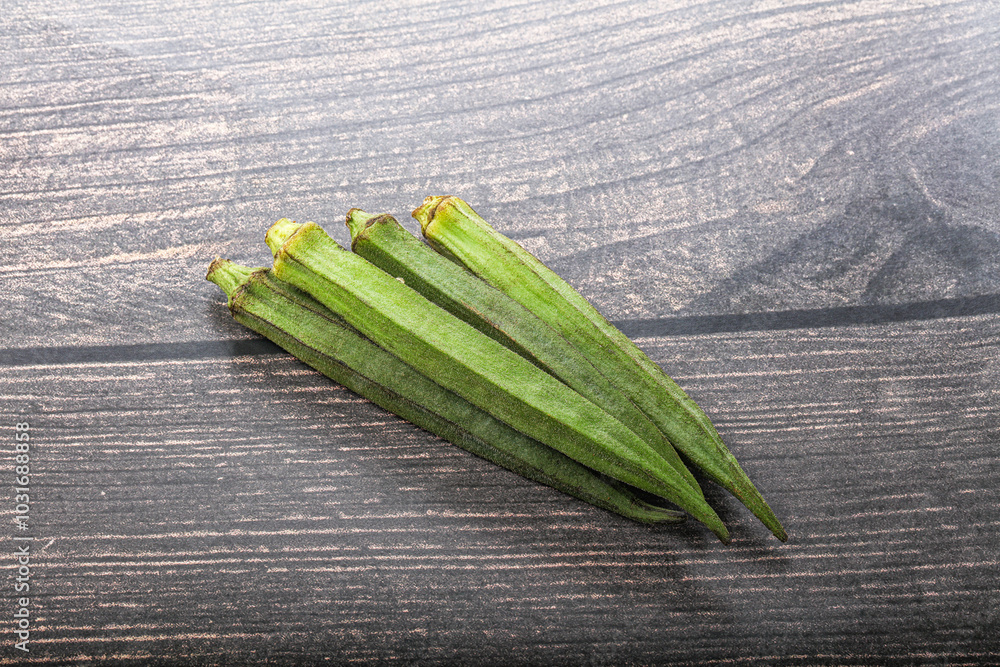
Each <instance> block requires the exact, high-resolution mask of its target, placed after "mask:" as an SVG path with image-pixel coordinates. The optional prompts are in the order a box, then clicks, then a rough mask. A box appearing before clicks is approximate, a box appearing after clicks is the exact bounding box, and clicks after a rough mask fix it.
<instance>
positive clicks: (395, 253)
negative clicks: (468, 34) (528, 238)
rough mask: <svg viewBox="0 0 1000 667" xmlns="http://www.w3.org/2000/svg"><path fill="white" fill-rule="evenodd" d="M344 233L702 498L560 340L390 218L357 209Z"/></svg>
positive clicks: (668, 453)
mask: <svg viewBox="0 0 1000 667" xmlns="http://www.w3.org/2000/svg"><path fill="white" fill-rule="evenodd" d="M347 226H348V228H349V229H350V231H351V248H352V249H353V250H354V252H355V253H357V254H359V255H361V256H362V257H364V258H365V259H367V260H368V261H370V262H371V263H372V264H374V265H375V266H377V267H379V268H380V269H382V270H383V271H385V272H386V273H388V274H390V275H392V276H393V277H395V278H397V279H401V280H403V282H404V283H405V284H407V285H409V286H410V287H412V288H413V289H415V290H416V291H417V292H419V293H420V294H422V295H423V296H424V297H426V298H427V299H429V300H430V301H432V302H433V303H436V304H437V305H438V306H441V307H442V308H444V309H445V310H447V311H448V312H449V313H451V314H452V315H455V316H456V317H458V318H459V319H461V320H463V321H464V322H466V323H468V324H469V325H471V326H473V327H475V328H476V329H477V330H479V331H480V332H482V333H484V334H486V335H487V336H490V337H491V338H493V339H494V340H496V341H497V342H499V343H500V344H502V345H504V346H505V347H507V348H508V349H510V350H513V351H514V352H517V353H518V354H520V355H521V356H522V357H525V358H526V359H528V360H529V361H531V362H533V363H534V364H535V365H537V366H539V367H540V368H542V369H543V370H546V371H548V372H550V373H551V374H552V375H553V376H555V377H556V378H558V379H559V380H561V381H562V382H563V383H565V384H566V385H567V386H569V387H571V388H572V389H575V390H576V391H577V392H579V393H580V394H582V395H583V396H584V397H586V398H588V399H589V400H591V401H593V402H594V403H596V404H597V405H599V406H600V407H602V408H604V409H605V410H606V411H607V412H608V413H610V414H611V415H613V416H614V417H616V418H617V419H618V420H620V421H621V422H622V423H623V424H625V425H626V426H628V427H629V428H630V429H631V430H632V431H633V432H634V433H635V434H636V435H638V436H639V437H641V438H642V439H643V440H644V441H645V442H646V443H647V444H648V445H649V446H650V447H652V448H653V449H654V450H655V451H657V452H659V453H660V455H661V456H663V458H664V459H665V460H666V461H667V462H668V463H669V464H670V465H671V466H673V467H674V469H675V470H677V471H678V472H679V473H680V474H681V476H683V477H684V478H685V479H686V480H687V481H688V484H690V485H691V487H692V488H694V489H695V490H696V491H698V493H699V494H700V493H701V488H700V487H699V486H698V482H697V481H695V479H694V476H693V475H692V474H691V472H690V471H689V470H688V469H687V466H685V465H684V463H683V462H682V461H681V459H680V457H679V456H678V454H677V451H676V450H675V449H674V448H673V446H672V445H671V444H670V442H669V441H667V440H666V438H665V437H664V436H663V434H662V433H661V432H660V430H659V429H658V428H657V427H656V425H655V424H653V423H652V422H651V421H650V420H649V418H648V417H647V416H646V415H645V414H643V412H642V411H641V410H639V408H637V407H636V406H635V404H634V403H633V402H632V401H630V400H629V399H628V398H627V397H626V396H625V395H624V394H622V392H621V390H619V389H618V388H617V387H615V386H614V385H612V384H611V382H609V381H608V379H607V378H605V377H604V376H603V375H601V373H600V372H599V371H598V370H597V369H596V368H594V365H593V364H592V363H591V362H590V361H589V360H587V358H586V357H584V356H583V355H582V354H581V353H580V352H579V351H578V350H577V349H576V348H575V347H574V346H573V345H571V344H570V343H569V341H567V340H566V339H565V338H564V337H563V336H562V334H560V333H559V332H557V331H556V330H555V329H553V328H552V327H551V326H549V325H548V324H546V323H545V322H543V321H542V320H540V319H539V318H538V317H537V316H535V315H534V314H533V313H532V312H531V311H529V310H528V309H527V308H525V307H524V306H522V305H521V304H520V303H518V302H517V301H515V300H513V299H512V298H510V297H509V296H507V295H506V294H504V293H503V292H501V291H500V290H498V289H496V288H495V287H493V286H492V285H490V284H488V283H486V282H484V281H483V280H481V279H479V278H478V277H476V276H475V275H473V274H472V273H470V272H469V271H468V270H466V269H464V268H462V267H460V266H458V265H457V264H456V263H454V262H452V261H449V260H447V259H445V258H444V257H442V256H441V255H440V254H438V253H436V252H434V251H433V250H431V249H430V248H429V247H428V246H427V245H426V244H424V243H422V242H420V240H419V239H417V238H416V237H415V236H413V234H411V233H410V232H408V231H406V230H405V229H403V226H402V225H400V224H399V222H398V221H397V220H396V219H395V218H393V217H392V216H391V215H369V214H368V213H365V212H364V211H362V210H361V209H357V208H355V209H351V211H350V212H348V214H347Z"/></svg>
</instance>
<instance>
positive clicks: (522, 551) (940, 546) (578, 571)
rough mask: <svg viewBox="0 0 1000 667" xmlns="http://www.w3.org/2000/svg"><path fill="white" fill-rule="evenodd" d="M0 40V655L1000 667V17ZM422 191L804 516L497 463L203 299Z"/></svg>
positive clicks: (153, 27)
mask: <svg viewBox="0 0 1000 667" xmlns="http://www.w3.org/2000/svg"><path fill="white" fill-rule="evenodd" d="M50 5H52V6H50ZM0 36H2V39H3V44H4V47H3V49H2V50H0V90H2V91H3V98H2V101H0V104H2V107H3V109H2V112H0V134H2V140H0V165H2V169H0V223H2V233H3V235H4V243H3V246H2V250H0V253H2V258H0V287H2V291H3V294H4V300H5V301H4V308H3V309H2V312H0V319H2V324H0V327H2V329H0V330H2V335H3V339H2V345H0V347H2V349H0V368H2V369H3V372H2V373H0V407H2V410H0V412H2V414H3V422H2V432H3V433H4V442H5V444H4V445H3V449H4V456H3V475H2V477H3V479H4V480H5V484H6V488H7V491H6V495H5V496H4V498H5V500H4V501H3V502H4V513H5V515H6V516H7V521H5V525H6V528H5V529H4V530H3V535H2V537H3V544H4V545H5V547H4V552H5V553H4V556H3V563H4V565H3V571H4V573H5V574H4V583H3V596H2V597H3V604H2V605H0V609H2V610H3V611H2V614H3V618H2V619H0V620H2V622H3V627H4V630H3V634H2V637H3V647H2V651H0V662H2V664H35V663H60V664H65V663H74V664H89V663H92V662H100V663H113V664H157V663H166V662H172V663H176V664H254V663H259V664H302V663H316V664H347V663H363V664H372V663H394V664H400V663H401V664H411V663H416V664H447V665H458V664H462V665H479V664H484V665H490V664H497V665H500V664H503V665H511V664H565V665H578V664H594V665H628V664H636V665H645V664H678V665H695V664H697V665H702V664H720V665H734V664H774V665H785V664H810V665H812V664H847V665H856V664H865V665H867V664H872V665H874V664H886V663H891V664H948V665H965V664H990V663H992V664H997V663H1000V639H998V636H1000V632H998V630H1000V619H998V612H997V608H998V591H997V588H998V586H997V581H998V574H1000V573H998V569H1000V568H998V555H997V554H998V551H1000V536H998V523H1000V517H998V503H1000V494H998V487H1000V454H998V449H1000V437H998V427H1000V408H998V398H1000V396H998V388H1000V215H998V213H1000V204H998V202H1000V9H998V6H997V5H996V4H995V3H992V2H983V1H968V0H965V1H963V0H927V1H920V2H918V1H916V0H914V1H912V2H904V1H897V2H874V1H872V2H792V3H778V2H774V1H773V0H764V1H763V2H686V3H678V2H671V3H662V2H652V1H651V2H618V1H614V0H597V1H594V2H590V1H588V2H580V3H572V4H570V5H562V4H558V3H542V2H517V1H515V0H499V1H497V2H459V1H454V0H446V1H443V2H432V1H427V2H415V3H401V2H388V3H387V2H372V3H358V2H344V1H343V0H341V1H340V2H328V3H323V2H309V1H308V0H301V1H293V2H288V3H264V2H256V1H253V0H252V1H250V2H227V1H226V0H223V1H222V2H221V3H219V2H207V1H203V2H196V3H184V2H168V1H166V0H150V1H147V2H141V1H138V0H125V1H124V2H115V3H97V4H94V3H86V2H81V1H79V0H65V2H61V3H50V4H45V3H30V2H27V1H26V0H7V1H6V2H4V3H3V5H2V12H0ZM429 194H457V195H460V196H462V197H464V198H465V199H466V200H468V201H469V202H470V203H472V205H473V206H474V207H476V208H477V210H479V212H480V213H482V214H483V215H484V216H485V217H486V218H487V219H488V220H490V221H491V222H492V223H493V224H494V225H495V226H496V227H497V228H498V229H500V230H501V231H503V232H505V233H507V234H509V235H510V236H511V237H513V238H515V239H516V240H518V241H519V242H520V243H522V244H523V245H524V246H526V247H527V248H528V249H530V250H531V251H533V252H535V253H536V254H537V255H538V256H539V257H540V258H542V259H543V260H544V261H546V262H547V263H549V265H550V266H551V267H552V268H554V269H555V270H556V271H558V272H559V273H560V274H562V275H563V276H564V277H565V278H566V279H567V280H569V281H570V282H571V283H572V284H573V285H574V286H576V287H577V288H578V289H579V290H580V291H581V292H582V293H583V294H584V295H585V296H587V297H588V298H589V299H591V300H592V301H593V302H594V303H595V304H596V305H597V306H598V307H599V308H600V309H601V310H602V311H603V312H604V313H605V314H606V315H607V316H608V317H609V318H610V319H611V320H613V321H614V322H616V323H618V324H619V325H620V327H621V328H622V329H623V330H624V331H625V332H626V333H628V334H629V335H631V336H633V337H634V338H635V340H636V341H637V342H638V344H639V345H640V346H641V347H642V348H643V349H644V350H646V351H647V352H648V354H649V355H650V356H651V357H652V358H653V359H654V360H655V361H657V362H658V363H660V364H662V365H663V367H664V368H666V369H667V370H668V372H670V373H671V374H672V375H673V376H674V377H675V378H676V379H677V380H678V381H679V382H680V383H681V384H682V386H684V387H685V388H686V389H687V390H688V391H689V393H690V394H691V395H692V396H693V397H694V398H695V399H696V400H697V401H698V402H699V403H700V404H701V405H702V406H703V407H704V408H705V410H706V411H707V412H708V413H709V414H710V415H711V417H712V418H713V420H714V421H715V423H716V424H717V426H718V429H719V431H720V433H721V434H722V436H723V437H724V439H725V440H726V441H727V443H729V446H730V447H731V449H732V450H733V451H734V452H735V454H736V455H737V456H738V457H739V459H740V460H741V462H742V463H743V465H744V467H745V469H746V470H747V471H748V473H749V474H750V476H751V477H752V478H753V479H754V480H755V481H756V482H757V484H758V486H759V487H760V489H761V490H762V492H763V493H764V495H765V497H766V498H768V499H769V501H770V503H771V505H772V506H773V507H774V508H775V510H776V511H777V513H778V514H779V515H780V517H781V518H782V519H783V521H784V522H785V526H786V527H787V529H788V532H789V534H790V539H789V541H788V543H787V544H781V543H779V542H778V541H777V540H775V539H774V538H772V537H771V536H770V535H769V534H768V533H767V531H766V529H764V528H763V527H762V526H761V525H760V524H759V523H756V522H755V520H754V519H753V517H752V516H751V515H750V514H749V512H747V511H746V510H744V509H743V508H742V507H741V506H740V505H739V504H738V503H737V502H736V501H735V500H734V499H733V498H731V497H729V496H728V495H726V494H724V493H723V492H721V491H720V490H719V489H718V488H717V487H714V486H712V485H711V484H709V483H707V482H706V484H705V486H706V494H707V496H708V498H709V500H710V502H712V503H713V505H714V506H716V507H717V508H718V509H719V512H720V514H721V516H722V517H723V519H724V520H725V521H726V522H727V524H728V525H729V526H730V527H731V531H732V533H733V537H734V539H733V542H732V544H731V545H730V546H723V545H722V544H720V543H719V542H717V541H716V540H714V538H713V537H712V536H711V534H710V533H708V532H707V531H706V530H704V529H703V528H701V527H699V526H698V525H696V524H695V523H694V522H688V523H687V524H685V525H684V526H682V527H680V528H676V527H663V528H647V527H644V526H640V525H636V524H632V523H630V522H628V521H626V520H624V519H620V518H618V517H617V516H615V515H611V514H608V513H606V512H604V511H601V510H597V509H594V508H591V507H589V506H587V505H584V504H582V503H580V502H578V501H576V500H574V499H572V498H569V497H566V496H563V495H561V494H559V493H557V492H555V491H552V490H550V489H548V488H547V487H543V486H539V485H536V484H534V483H531V482H527V481H525V480H523V479H521V478H519V477H517V476H515V475H513V474H510V473H508V472H506V471H503V470H501V469H498V468H496V467H494V466H493V465H492V464H489V463H487V462H485V461H483V460H480V459H477V458H475V457H473V456H471V455H469V454H467V453H465V452H464V451H462V450H459V449H457V448H456V447H454V446H452V445H449V444H447V443H445V442H443V441H441V440H438V439H437V438H435V437H433V436H431V435H429V434H427V433H426V432H423V431H420V430H418V429H416V428H414V427H412V426H410V425H409V424H407V423H405V422H402V421H400V420H399V419H397V418H395V417H393V416H392V415H389V414H387V413H385V412H383V411H382V410H380V409H379V408H377V407H375V406H374V405H373V404H371V403H368V402H366V401H364V400H362V399H359V398H358V397H356V396H355V395H353V394H351V393H350V392H348V391H347V390H345V389H343V388H341V387H339V386H337V385H334V384H333V383H331V382H329V381H328V380H326V379H325V378H324V377H322V376H320V375H318V374H317V373H315V372H313V371H311V370H309V369H308V368H307V367H305V366H304V365H302V364H301V363H299V362H297V361H295V360H294V359H292V358H290V357H289V356H288V355H287V354H285V353H283V352H281V351H280V350H279V349H278V348H276V347H275V346H273V345H271V344H270V343H268V342H266V341H263V340H262V339H260V338H258V337H257V336H255V335H253V334H251V333H250V332H248V331H247V330H245V329H243V328H242V327H241V326H240V325H238V324H237V323H236V322H234V321H233V320H232V318H231V317H230V315H229V313H228V311H227V310H226V308H225V304H224V300H223V298H222V294H221V293H220V292H219V290H218V289H217V288H216V287H215V286H214V285H212V284H210V283H208V282H206V281H205V280H204V274H205V270H206V268H207V266H208V263H209V262H210V261H211V260H212V259H213V258H214V257H216V256H225V257H229V258H232V259H234V260H237V261H240V262H243V263H248V264H253V265H260V264H264V263H267V262H268V261H269V255H268V253H267V250H266V248H265V247H264V245H263V234H264V231H265V229H266V228H267V227H268V226H269V224H270V223H271V222H273V221H274V220H276V219H277V218H279V217H290V218H293V219H298V220H315V221H317V222H320V223H322V224H325V225H327V227H328V229H329V230H330V232H331V233H332V234H333V235H334V236H335V238H337V239H338V240H339V241H341V242H344V243H346V242H347V240H348V235H347V230H346V228H345V227H344V226H343V222H342V221H343V216H344V214H345V213H346V211H347V210H348V209H349V208H351V207H354V206H360V207H362V208H365V209H366V210H369V211H371V212H391V213H393V214H395V215H397V217H399V219H400V220H401V221H403V222H404V224H405V225H407V226H408V227H409V228H410V229H412V230H415V229H416V224H415V223H414V221H413V220H411V219H409V216H408V213H409V211H410V210H411V209H413V208H414V207H415V206H416V205H418V204H419V203H420V202H421V201H422V199H423V198H424V196H426V195H429ZM19 425H21V427H22V428H20V429H19V428H18V426H19ZM24 425H27V426H26V429H27V430H26V431H25V428H24ZM24 432H27V433H28V437H29V438H30V439H29V446H28V447H27V448H25V447H22V448H21V451H20V452H19V451H18V449H17V445H18V444H23V441H22V442H20V443H19V442H18V441H17V440H16V436H17V434H19V433H24ZM25 450H27V451H25ZM25 453H26V454H27V455H28V459H29V467H30V471H29V476H30V480H22V481H21V482H20V483H19V482H17V481H15V478H16V477H17V476H18V475H17V468H16V467H17V465H18V462H17V460H16V459H15V456H17V455H18V454H25ZM23 460H24V459H22V461H23ZM24 481H28V484H27V485H24V486H27V487H28V489H29V494H28V495H30V501H29V503H27V504H25V505H24V506H23V507H22V506H20V505H19V500H18V499H17V498H16V497H15V493H17V492H16V491H15V489H14V487H15V486H21V485H22V484H23V482H24ZM22 488H23V487H22ZM22 495H23V492H22ZM18 521H21V522H23V524H24V529H23V530H21V529H18V524H17V522H18ZM28 538H30V539H28ZM19 554H23V555H19ZM19 558H21V559H22V562H21V563H20V564H19V562H18V559H19ZM24 561H27V563H28V564H24ZM22 566H23V567H24V568H26V569H19V568H22ZM19 573H20V574H19ZM19 581H20V583H25V584H28V585H29V586H30V591H28V592H24V591H23V590H22V591H19V590H18V589H17V588H16V586H17V584H18V582H19ZM22 597H24V598H28V599H27V600H24V601H22V599H21V598H22ZM22 609H23V610H27V611H24V612H22V611H21V610H22ZM24 614H27V617H26V618H25V616H24ZM19 623H20V624H21V625H22V626H23V625H27V629H28V632H29V634H28V635H27V643H26V644H24V645H22V648H28V649H29V652H27V653H26V652H24V651H22V650H20V649H18V648H17V647H16V644H17V643H19V641H23V639H22V638H19V637H18V635H17V630H18V627H19Z"/></svg>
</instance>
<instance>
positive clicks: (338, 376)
mask: <svg viewBox="0 0 1000 667" xmlns="http://www.w3.org/2000/svg"><path fill="white" fill-rule="evenodd" d="M207 278H208V280H210V281H212V282H214V283H215V284H217V285H218V286H219V287H220V288H222V290H223V292H225V293H226V296H227V297H228V304H229V310H230V312H231V313H232V314H233V317H234V318H235V319H236V320H237V321H238V322H240V323H241V324H243V325H244V326H246V327H248V328H250V329H252V330H253V331H256V332H257V333H259V334H261V335H262V336H264V337H266V338H268V339H270V340H271V341H273V342H275V343H277V344H278V345H279V346H281V347H282V348H284V349H285V350H286V351H288V352H290V353H291V354H292V355H294V356H295V357H297V358H298V359H299V360H300V361H303V362H305V363H307V364H308V365H310V366H312V367H313V368H315V369H316V370H318V371H320V372H321V373H323V374H324V375H326V376H327V377H329V378H330V379H332V380H333V381H335V382H337V383H339V384H342V385H344V386H345V387H347V388H348V389H350V390H351V391H353V392H355V393H356V394H359V395H360V396H362V397H364V398H367V399H368V400H370V401H372V402H373V403H375V404H377V405H379V406H380V407H382V408H384V409H386V410H388V411H389V412H392V413H394V414H396V415H398V416H399V417H402V418H403V419H406V420H407V421H409V422H411V423H412V424H414V425H416V426H419V427H420V428H423V429H424V430H426V431H429V432H431V433H433V434H435V435H437V436H439V437H441V438H442V439H444V440H447V441H448V442H451V443H453V444H455V445H457V446H459V447H461V448H462V449H465V450H466V451H469V452H471V453H473V454H475V455H477V456H480V457H482V458H484V459H487V460H489V461H491V462H493V463H496V464H498V465H500V466H502V467H504V468H506V469H508V470H511V471H512V472H515V473H517V474H519V475H522V476H523V477H526V478H529V479H532V480H534V481H537V482H541V483H543V484H547V485H548V486H551V487H553V488H556V489H558V490H560V491H563V492H565V493H568V494H570V495H572V496H575V497H577V498H579V499H581V500H583V501H585V502H588V503H590V504H592V505H595V506H597V507H601V508H603V509H606V510H609V511H611V512H615V513H617V514H620V515H622V516H624V517H627V518H629V519H632V520H635V521H640V522H643V523H675V522H679V521H683V517H684V515H683V514H682V513H680V512H675V511H672V510H668V509H666V508H662V507H657V506H655V505H652V504H650V503H647V502H646V501H644V500H642V499H641V498H640V497H639V496H638V495H637V494H636V493H635V492H634V490H632V489H630V488H629V487H627V486H625V485H623V484H621V483H620V482H616V481H615V480H612V479H609V478H606V477H603V476H601V475H598V474H597V473H595V472H594V471H592V470H590V469H589V468H586V467H584V466H582V465H580V464H579V463H577V462H576V461H573V460H572V459H570V458H568V457H566V456H564V455H562V454H560V453H559V452H557V451H555V450H553V449H551V448H549V447H546V446H545V445H542V444H541V443H539V442H537V441H535V440H532V439H531V438H528V437H527V436H525V435H523V434H521V433H519V432H518V431H515V430H514V429H512V428H510V427H509V426H507V425H506V424H504V423H503V422H500V421H498V420H496V419H494V418H493V417H491V416H490V415H488V414H486V413H485V412H483V411H482V410H480V409H478V408H476V407H475V406H473V405H472V404H470V403H469V402H468V401H466V400H464V399H462V398H460V397H459V396H456V395H455V394H454V393H452V392H450V391H448V390H446V389H444V388H442V387H441V386H439V385H438V384H436V383H434V382H432V381H431V380H430V379H428V378H426V377H424V376H423V375H421V374H420V373H418V372H416V371H415V370H414V369H413V368H411V367H410V366H407V365H406V364H404V363H403V362H402V361H400V360H399V359H398V358H397V357H395V356H393V355H391V354H389V353H388V352H386V351H385V350H383V349H382V348H380V347H378V346H377V345H375V344H374V343H372V342H371V341H370V340H368V339H367V338H365V337H363V336H362V335H361V334H359V333H358V332H357V331H356V330H354V329H353V328H351V327H350V326H349V325H348V324H347V323H346V322H345V321H344V320H343V319H341V318H340V317H338V316H337V315H335V314H334V313H332V312H331V311H330V310H328V309H327V308H326V307H324V306H323V305H322V304H320V303H319V302H317V301H316V300H315V299H313V298H312V297H310V296H309V295H308V294H306V293H305V292H303V291H301V290H299V289H297V288H295V287H293V286H292V285H289V284H288V283H285V282H283V281H280V280H278V279H277V278H276V277H275V276H274V275H273V273H272V272H271V270H270V269H263V268H262V269H251V268H248V267H245V266H241V265H239V264H236V263H234V262H231V261H229V260H222V259H217V260H215V261H214V262H213V263H212V265H211V266H210V267H209V271H208V276H207Z"/></svg>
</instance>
